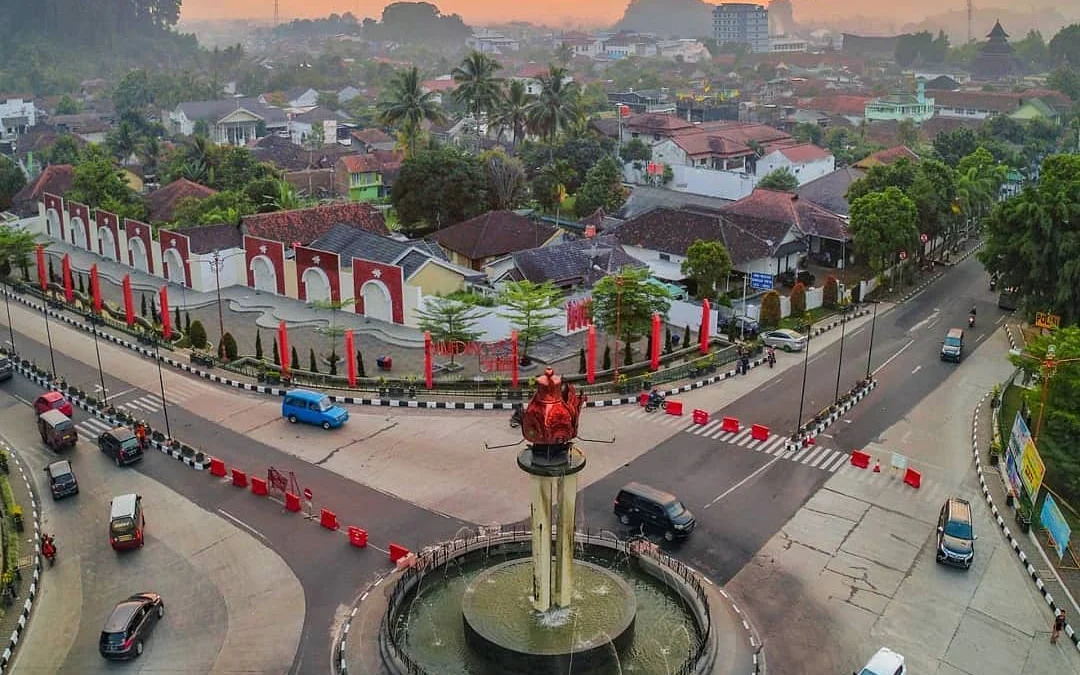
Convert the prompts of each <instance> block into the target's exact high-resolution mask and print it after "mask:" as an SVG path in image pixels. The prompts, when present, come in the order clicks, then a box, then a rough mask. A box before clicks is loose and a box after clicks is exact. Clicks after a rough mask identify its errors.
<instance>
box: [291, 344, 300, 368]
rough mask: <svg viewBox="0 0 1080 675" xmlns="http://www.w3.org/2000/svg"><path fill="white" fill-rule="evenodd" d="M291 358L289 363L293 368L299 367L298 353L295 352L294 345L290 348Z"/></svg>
mask: <svg viewBox="0 0 1080 675" xmlns="http://www.w3.org/2000/svg"><path fill="white" fill-rule="evenodd" d="M291 358H292V360H291V361H289V365H290V366H292V367H293V368H299V367H300V355H299V354H298V353H297V352H296V347H293V348H292V356H291Z"/></svg>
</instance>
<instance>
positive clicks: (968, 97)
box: [926, 89, 1023, 113]
mask: <svg viewBox="0 0 1080 675" xmlns="http://www.w3.org/2000/svg"><path fill="white" fill-rule="evenodd" d="M926 95H927V97H930V98H933V99H934V106H935V107H938V108H941V107H944V108H964V109H972V110H990V111H993V112H999V113H1011V112H1013V111H1015V110H1016V109H1017V108H1019V107H1020V101H1021V99H1022V98H1023V95H1021V94H1013V93H1011V92H996V91H948V90H945V89H930V90H927V92H926Z"/></svg>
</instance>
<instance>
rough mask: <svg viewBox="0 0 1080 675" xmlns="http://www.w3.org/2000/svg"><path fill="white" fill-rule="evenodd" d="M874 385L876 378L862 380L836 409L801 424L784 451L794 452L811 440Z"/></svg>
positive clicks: (868, 392)
mask: <svg viewBox="0 0 1080 675" xmlns="http://www.w3.org/2000/svg"><path fill="white" fill-rule="evenodd" d="M875 387H877V380H874V379H871V380H869V381H866V382H864V383H863V384H862V385H860V386H859V387H858V388H857V389H855V390H854V391H853V392H852V393H851V396H849V397H848V399H847V400H846V401H844V402H843V403H841V404H840V405H839V406H837V408H836V410H833V411H832V412H831V413H829V414H828V415H827V416H825V417H823V418H822V419H820V420H818V421H816V422H811V423H809V424H806V425H803V428H802V430H801V432H800V433H799V437H798V438H792V439H791V440H789V441H788V442H787V444H786V446H785V451H786V452H794V451H796V450H798V449H799V448H801V447H802V446H803V445H804V444H806V443H810V442H813V441H814V440H815V439H816V438H817V437H818V435H819V434H821V432H823V431H825V430H826V429H828V428H829V427H830V426H832V424H833V422H835V421H836V420H838V419H840V418H841V417H843V416H844V415H845V414H847V412H848V411H849V410H851V409H852V408H854V407H855V404H857V403H858V402H859V401H861V400H863V399H864V398H866V397H867V396H869V395H870V392H871V391H873V390H874V388H875Z"/></svg>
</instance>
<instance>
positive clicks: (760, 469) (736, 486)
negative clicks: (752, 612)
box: [705, 456, 781, 611]
mask: <svg viewBox="0 0 1080 675" xmlns="http://www.w3.org/2000/svg"><path fill="white" fill-rule="evenodd" d="M780 459H781V456H777V457H773V458H772V459H770V460H769V461H768V462H766V463H765V464H763V465H762V466H760V467H758V469H757V471H754V473H752V474H750V475H749V476H747V477H746V478H743V479H742V480H741V481H739V482H738V483H735V484H734V485H732V486H731V487H729V488H728V489H726V490H724V491H723V492H722V493H721V494H720V496H718V497H717V498H716V499H714V500H712V501H711V502H709V503H708V504H706V505H705V508H709V507H710V506H712V505H713V504H715V503H716V502H718V501H720V500H721V499H723V498H724V497H727V496H728V495H729V494H731V493H732V492H735V491H736V490H738V489H739V488H741V487H742V486H743V485H746V484H747V483H748V482H749V481H750V480H751V479H752V478H755V477H756V476H757V475H758V474H760V473H763V472H764V471H765V470H766V469H768V468H769V467H771V466H772V465H773V464H776V463H777V462H779V461H780ZM736 611H738V610H736Z"/></svg>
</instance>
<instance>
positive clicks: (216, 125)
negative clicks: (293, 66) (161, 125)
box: [169, 98, 289, 145]
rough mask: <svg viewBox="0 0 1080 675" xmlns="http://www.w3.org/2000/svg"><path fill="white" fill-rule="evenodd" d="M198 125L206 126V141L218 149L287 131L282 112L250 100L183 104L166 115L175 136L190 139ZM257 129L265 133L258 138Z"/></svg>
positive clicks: (255, 100) (285, 133)
mask: <svg viewBox="0 0 1080 675" xmlns="http://www.w3.org/2000/svg"><path fill="white" fill-rule="evenodd" d="M199 122H204V123H205V124H206V129H207V132H208V134H209V136H210V139H211V140H213V141H214V142H215V143H217V144H218V145H246V144H247V143H250V142H252V141H255V140H256V139H258V138H260V137H261V136H266V135H269V134H272V133H280V134H282V135H288V127H289V121H288V119H287V118H286V116H285V111H283V110H282V109H280V108H273V107H270V106H267V105H264V104H263V103H260V102H259V100H258V99H254V98H235V99H226V100H222V101H185V102H183V103H180V104H179V105H177V106H176V109H175V110H173V111H171V112H170V113H169V126H170V127H171V131H172V132H173V133H176V134H181V135H183V136H191V135H192V134H194V133H195V126H196V125H197V124H198V123H199ZM260 127H264V128H265V130H266V132H265V133H262V134H260Z"/></svg>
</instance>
